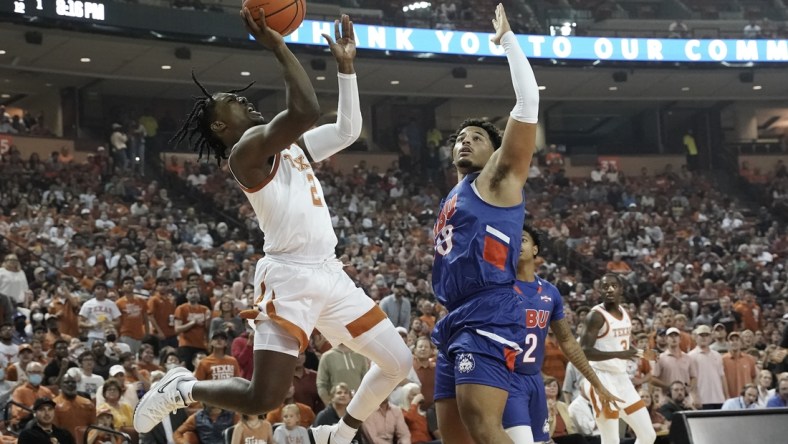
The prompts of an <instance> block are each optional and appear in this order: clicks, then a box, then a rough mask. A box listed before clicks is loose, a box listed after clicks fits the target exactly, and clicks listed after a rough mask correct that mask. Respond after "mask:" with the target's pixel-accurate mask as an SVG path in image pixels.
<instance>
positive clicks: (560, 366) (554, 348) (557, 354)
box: [542, 330, 569, 387]
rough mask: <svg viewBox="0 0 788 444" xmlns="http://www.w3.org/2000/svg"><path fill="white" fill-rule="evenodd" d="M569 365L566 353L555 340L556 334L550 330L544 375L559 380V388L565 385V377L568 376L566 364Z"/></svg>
mask: <svg viewBox="0 0 788 444" xmlns="http://www.w3.org/2000/svg"><path fill="white" fill-rule="evenodd" d="M568 363H569V359H567V357H566V355H564V352H562V351H561V348H560V347H559V345H558V341H557V340H556V339H555V334H553V331H552V330H550V331H549V332H548V333H547V341H545V346H544V362H543V363H542V373H544V374H545V375H548V376H552V377H553V378H555V379H557V380H558V386H559V387H560V386H562V385H563V384H564V376H566V364H568Z"/></svg>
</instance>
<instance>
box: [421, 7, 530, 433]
mask: <svg viewBox="0 0 788 444" xmlns="http://www.w3.org/2000/svg"><path fill="white" fill-rule="evenodd" d="M493 26H494V28H495V35H494V36H493V37H492V41H493V43H495V44H499V45H502V46H503V48H504V52H505V53H506V57H507V59H508V61H509V68H510V71H511V74H512V83H513V86H514V91H515V95H516V96H517V104H516V105H515V107H514V109H512V112H511V115H510V118H509V120H508V122H507V124H506V130H505V131H504V133H503V135H502V136H501V135H500V133H499V132H498V130H497V129H496V128H495V126H493V125H492V124H490V123H489V122H484V121H480V120H466V121H465V122H463V123H462V125H461V126H460V129H459V131H458V132H457V133H456V134H455V137H454V147H453V151H452V158H453V160H454V165H455V167H456V169H457V175H458V178H459V183H458V184H457V186H456V187H455V188H454V189H453V190H452V191H451V192H450V193H449V195H448V196H447V197H446V198H445V199H444V201H443V203H442V208H441V212H440V215H439V217H438V221H437V222H436V224H435V227H434V237H435V263H434V267H433V288H434V291H435V295H436V296H437V298H438V300H439V301H440V302H441V303H442V304H443V305H444V306H445V307H446V308H447V309H448V311H449V313H448V315H447V316H446V317H445V318H443V319H442V320H441V321H440V322H438V324H437V325H436V326H435V330H434V332H433V340H434V342H435V344H436V345H437V346H438V350H439V354H438V361H437V365H436V374H435V401H436V403H435V406H436V413H437V416H438V427H439V428H440V432H441V438H442V440H443V442H444V443H447V444H457V443H462V444H464V443H474V442H475V443H476V444H488V443H489V444H506V443H511V442H512V440H511V439H510V438H509V437H508V435H507V434H506V432H505V431H504V429H503V426H502V424H501V418H502V415H503V410H504V406H505V405H506V399H507V397H508V391H509V389H510V386H511V383H512V376H513V369H514V364H515V361H516V360H517V356H518V354H520V353H522V347H523V345H524V341H525V310H524V301H523V299H522V297H520V296H519V295H518V294H517V293H515V291H514V281H515V274H516V264H517V258H518V256H519V254H520V235H521V232H522V224H523V219H524V217H525V210H524V202H523V186H524V185H525V181H526V179H527V177H528V170H529V168H530V164H531V158H532V156H533V153H534V147H535V142H536V122H537V117H538V112H539V87H538V85H537V83H536V79H535V78H534V74H533V70H532V69H531V66H530V64H529V63H528V60H527V59H526V58H525V54H523V51H522V49H520V45H519V43H518V42H517V39H516V37H515V36H514V34H513V33H512V32H511V29H510V27H509V22H508V21H507V19H506V13H505V11H504V9H503V6H502V5H500V4H499V5H498V7H497V8H496V11H495V19H494V20H493Z"/></svg>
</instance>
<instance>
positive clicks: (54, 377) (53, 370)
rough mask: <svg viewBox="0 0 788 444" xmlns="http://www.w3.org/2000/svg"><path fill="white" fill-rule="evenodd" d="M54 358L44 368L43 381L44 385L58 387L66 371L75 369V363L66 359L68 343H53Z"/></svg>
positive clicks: (61, 340) (59, 340)
mask: <svg viewBox="0 0 788 444" xmlns="http://www.w3.org/2000/svg"><path fill="white" fill-rule="evenodd" d="M54 349H55V356H54V357H53V358H52V360H51V361H49V364H47V366H46V367H45V368H44V381H46V385H60V382H61V381H62V380H63V376H65V374H66V372H67V371H68V369H70V368H72V367H77V364H76V363H75V362H72V361H70V360H69V359H68V342H66V341H65V340H63V339H58V340H57V341H55V345H54Z"/></svg>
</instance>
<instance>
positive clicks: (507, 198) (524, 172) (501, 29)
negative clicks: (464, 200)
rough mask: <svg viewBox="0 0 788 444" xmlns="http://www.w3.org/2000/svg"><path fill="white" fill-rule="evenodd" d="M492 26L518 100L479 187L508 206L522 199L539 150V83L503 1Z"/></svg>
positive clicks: (484, 192) (488, 198) (492, 201)
mask: <svg viewBox="0 0 788 444" xmlns="http://www.w3.org/2000/svg"><path fill="white" fill-rule="evenodd" d="M493 26H494V27H495V36H494V37H493V38H492V41H493V43H496V44H499V45H502V46H503V48H504V51H505V52H506V58H507V60H508V61H509V70H510V72H511V75H512V85H513V86H514V93H515V96H516V97H517V103H516V104H515V106H514V108H513V109H512V112H511V113H510V115H509V121H508V122H507V123H506V129H505V130H504V132H503V140H502V142H501V147H500V148H499V149H498V150H496V152H495V153H494V154H493V155H492V157H491V158H490V161H489V162H488V164H487V165H486V166H485V167H484V169H483V170H482V174H481V175H480V176H479V179H478V180H477V186H478V187H480V190H479V191H480V192H481V193H482V195H483V197H485V200H488V201H490V202H491V203H495V204H498V205H507V206H508V205H516V204H518V203H520V202H522V188H523V185H525V181H526V179H527V178H528V171H529V169H530V167H531V158H532V157H533V154H534V151H535V149H536V122H537V121H538V117H539V85H538V84H537V83H536V77H534V72H533V69H531V65H530V63H528V59H527V58H526V57H525V54H524V53H523V50H522V48H520V44H519V43H518V42H517V37H516V36H515V35H514V33H513V32H512V30H511V28H510V26H509V21H508V20H507V18H506V11H504V9H503V5H501V4H499V5H498V7H497V8H496V10H495V19H494V20H493Z"/></svg>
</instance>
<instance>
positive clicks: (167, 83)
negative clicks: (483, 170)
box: [0, 23, 788, 103]
mask: <svg viewBox="0 0 788 444" xmlns="http://www.w3.org/2000/svg"><path fill="white" fill-rule="evenodd" d="M29 29H33V28H26V27H23V26H18V25H12V24H8V23H3V24H2V25H0V94H3V95H4V97H3V98H4V100H8V99H9V97H5V95H6V94H7V95H9V96H10V99H14V98H21V97H26V96H27V97H29V96H34V95H36V94H40V93H41V92H42V91H46V90H47V88H63V87H77V88H90V89H91V90H94V91H98V92H100V93H105V94H113V95H132V96H140V97H162V98H184V97H189V96H192V95H194V94H195V88H194V87H193V86H192V84H191V82H190V80H189V74H190V71H191V70H192V69H194V70H195V72H196V74H197V75H198V76H199V77H200V78H201V79H202V80H203V81H204V82H205V83H206V84H208V85H209V86H211V87H213V88H220V87H225V88H226V87H230V86H240V85H245V84H246V83H247V82H248V81H250V80H256V81H257V84H256V86H255V88H259V89H271V90H277V89H281V88H282V81H281V75H280V72H279V69H278V68H275V67H274V66H275V61H274V59H273V57H272V56H271V55H270V53H268V52H266V51H263V50H261V51H259V52H250V51H248V50H242V49H230V48H219V47H213V46H194V45H191V46H189V48H190V50H191V60H180V59H177V58H176V57H175V55H174V51H175V48H177V47H179V46H183V45H178V44H176V43H172V42H162V41H157V40H132V39H124V38H118V37H109V36H105V35H97V34H85V33H76V32H68V31H61V30H44V31H43V34H44V38H43V42H42V44H41V45H33V44H28V43H26V42H25V39H24V32H25V31H26V30H29ZM37 30H40V28H37ZM2 51H5V53H4V54H3V53H2ZM83 58H89V59H90V62H81V61H80V60H81V59H83ZM299 58H300V59H301V60H302V62H303V63H304V66H305V67H306V69H307V72H308V73H309V74H310V75H311V76H312V78H313V79H316V78H317V77H318V76H325V77H326V79H325V80H322V81H319V80H315V81H314V84H315V87H316V89H318V91H320V92H325V93H330V92H333V91H335V89H336V82H335V81H334V80H333V79H334V77H333V73H334V64H333V59H332V58H331V57H330V54H299ZM313 59H323V60H324V61H325V62H326V64H325V65H326V66H327V68H326V69H325V70H324V71H316V70H315V69H313V67H312V66H311V63H310V62H311V61H312V60H313ZM460 64H461V63H460V62H452V63H449V62H435V61H431V60H429V59H423V60H417V61H405V60H401V59H399V60H393V59H388V60H386V59H379V58H365V57H363V55H362V56H360V57H359V59H357V61H356V70H357V72H358V74H359V89H360V91H361V92H362V95H377V96H408V97H413V96H420V97H425V98H448V99H451V98H457V97H463V98H479V99H503V100H510V99H511V96H512V90H511V85H510V81H509V74H508V68H507V67H506V66H505V65H503V64H500V63H497V62H494V63H485V62H484V61H482V62H477V61H476V60H468V61H467V63H465V64H464V65H463V66H465V67H466V68H467V78H465V79H457V78H454V77H453V75H452V69H453V68H454V67H457V66H460ZM162 66H169V67H171V68H170V69H167V70H165V69H162ZM244 71H246V72H249V73H250V74H251V75H250V76H248V77H244V76H242V75H241V73H242V72H244ZM615 71H622V69H621V68H610V67H593V66H585V67H579V66H575V67H568V66H560V64H557V65H554V66H538V67H536V76H537V79H538V81H539V83H540V85H542V86H544V87H545V89H544V91H543V92H542V98H543V100H546V101H596V102H600V101H621V100H625V101H649V102H652V103H653V102H654V101H671V102H673V101H682V102H683V101H704V100H705V101H720V100H748V101H757V100H786V99H788V82H786V81H785V79H786V78H788V66H786V65H783V67H781V68H763V69H761V68H758V69H757V70H756V72H755V78H754V82H753V83H742V82H741V81H740V79H739V74H740V73H742V72H745V71H747V69H746V68H743V67H727V68H726V67H722V66H719V67H718V68H717V69H708V67H706V69H689V68H686V67H681V68H678V67H655V68H636V69H634V70H629V69H623V71H625V72H626V73H627V77H628V78H627V81H626V82H622V83H616V82H614V80H613V73H614V72H615ZM394 82H398V83H397V84H394ZM467 85H472V86H470V87H469V86H467ZM754 86H760V87H761V88H760V89H758V90H754V89H753V87H754ZM614 87H615V90H612V88H614Z"/></svg>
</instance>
